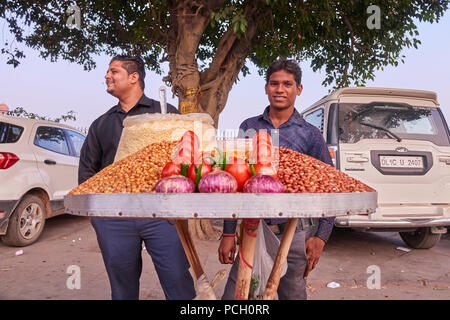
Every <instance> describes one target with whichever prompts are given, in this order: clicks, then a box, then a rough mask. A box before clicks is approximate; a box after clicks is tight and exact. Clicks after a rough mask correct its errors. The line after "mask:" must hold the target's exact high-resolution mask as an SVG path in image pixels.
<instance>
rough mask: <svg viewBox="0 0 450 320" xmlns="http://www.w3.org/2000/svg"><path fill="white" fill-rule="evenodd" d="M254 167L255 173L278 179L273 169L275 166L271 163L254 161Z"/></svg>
mask: <svg viewBox="0 0 450 320" xmlns="http://www.w3.org/2000/svg"><path fill="white" fill-rule="evenodd" d="M254 168H255V174H258V173H260V174H265V175H268V176H272V177H274V178H277V179H278V175H277V172H276V171H275V168H274V167H273V165H272V163H256V164H255V165H254Z"/></svg>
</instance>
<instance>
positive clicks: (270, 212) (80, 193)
mask: <svg viewBox="0 0 450 320" xmlns="http://www.w3.org/2000/svg"><path fill="white" fill-rule="evenodd" d="M261 137H262V135H260V136H259V141H257V144H256V145H255V144H254V146H257V147H255V148H254V150H250V151H249V150H244V152H240V151H242V150H240V151H239V150H238V151H239V152H231V151H233V150H226V149H227V148H226V147H225V144H223V145H222V146H221V147H220V146H219V148H216V150H217V152H216V153H215V154H214V153H212V154H211V155H210V157H205V156H204V155H203V156H202V158H201V159H200V163H197V162H198V161H194V160H195V158H196V157H197V156H196V152H197V151H196V150H194V149H195V145H196V142H195V141H194V139H196V135H195V134H194V133H193V132H192V131H189V132H186V134H184V135H183V137H182V139H181V140H177V141H160V142H155V143H151V144H149V145H147V146H145V147H144V148H142V149H139V151H137V152H134V153H132V154H130V155H127V156H124V157H123V158H122V159H119V160H117V161H116V162H114V163H113V164H111V165H110V166H108V167H106V168H104V169H103V170H102V171H100V172H98V173H97V174H96V175H95V176H93V177H91V178H90V179H88V180H87V181H85V182H84V183H82V184H81V185H79V186H78V187H77V188H75V189H74V190H72V191H71V192H70V193H69V194H68V195H67V196H66V197H65V199H64V205H65V208H66V212H68V213H70V214H73V215H82V216H91V217H115V218H146V219H192V218H201V219H240V218H300V217H331V216H343V215H353V214H361V213H363V214H371V213H374V212H375V210H376V208H377V192H376V191H375V190H374V189H372V188H371V187H369V186H367V185H365V184H364V183H362V182H361V181H358V180H356V179H354V178H352V177H350V176H348V175H347V174H345V173H343V172H341V171H339V170H336V169H335V168H333V167H332V166H329V165H327V164H325V163H323V162H321V161H319V160H317V159H314V158H312V157H309V156H307V155H304V154H302V153H299V152H296V151H293V150H290V149H286V148H282V147H279V148H278V147H277V148H272V146H271V142H270V141H269V142H267V141H266V142H264V138H261ZM186 140H187V141H186ZM247 142H248V141H247ZM251 142H252V140H250V143H251ZM253 143H255V138H254V139H253ZM247 145H248V144H247ZM264 146H265V148H264ZM174 150H175V152H174ZM227 151H228V152H227ZM234 151H236V150H234ZM225 152H227V153H228V156H226V155H225ZM275 153H276V157H274V154H275ZM249 154H253V156H252V158H253V159H252V160H254V161H248V159H247V158H248V157H249ZM264 157H269V158H270V159H272V160H274V159H276V161H275V160H274V161H273V162H274V163H271V161H265V159H264ZM243 158H245V160H243ZM270 159H269V160H270ZM246 160H247V161H246ZM266 160H267V159H266ZM185 162H191V163H192V164H191V165H188V166H184V165H181V164H180V163H185ZM194 162H195V163H197V164H195V163H194ZM253 162H254V164H250V163H253ZM200 164H201V165H202V166H201V167H200ZM183 167H184V169H183ZM267 177H269V178H271V179H272V180H270V179H269V178H267Z"/></svg>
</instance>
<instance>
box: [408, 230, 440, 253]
mask: <svg viewBox="0 0 450 320" xmlns="http://www.w3.org/2000/svg"><path fill="white" fill-rule="evenodd" d="M399 233H400V237H401V238H402V240H403V241H405V243H406V244H407V245H408V246H410V247H411V248H415V249H429V248H432V247H434V246H435V245H436V244H437V243H438V242H439V240H440V239H441V234H433V233H431V229H430V228H419V229H417V230H415V231H412V232H399Z"/></svg>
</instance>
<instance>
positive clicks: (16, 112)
mask: <svg viewBox="0 0 450 320" xmlns="http://www.w3.org/2000/svg"><path fill="white" fill-rule="evenodd" d="M8 115H11V116H16V117H24V118H29V119H39V120H48V121H54V122H61V121H63V122H67V121H69V120H72V121H76V120H77V118H76V116H75V111H72V110H70V111H68V112H67V113H66V114H63V115H61V116H59V117H58V118H51V117H46V116H40V115H38V114H37V113H33V112H27V111H26V110H25V109H24V108H22V107H17V108H14V109H13V110H11V111H9V112H8Z"/></svg>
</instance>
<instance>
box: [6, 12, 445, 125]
mask: <svg viewBox="0 0 450 320" xmlns="http://www.w3.org/2000/svg"><path fill="white" fill-rule="evenodd" d="M418 31H419V39H420V40H421V42H422V44H421V45H420V46H419V48H418V50H416V49H414V48H412V49H408V50H404V51H403V54H404V55H405V56H406V58H405V63H404V64H402V63H401V62H399V65H398V66H397V67H387V68H385V69H384V71H381V70H379V71H376V72H375V80H374V81H369V82H367V83H366V86H374V87H388V88H408V89H421V90H431V91H434V92H436V93H437V95H438V101H439V103H440V105H441V108H442V111H443V113H444V116H445V118H446V121H447V123H448V124H449V125H450V10H449V11H447V12H446V14H445V15H444V17H443V18H442V19H441V20H440V22H439V23H434V24H430V23H419V24H418ZM5 39H10V40H11V39H12V38H11V35H9V33H8V30H7V27H6V26H5V22H4V21H0V41H4V40H5ZM21 49H23V50H24V52H25V55H26V58H25V59H22V60H21V64H20V65H19V66H18V67H17V68H13V67H12V66H11V65H7V64H6V56H4V55H1V54H0V75H1V76H0V103H2V102H3V103H6V104H7V105H8V106H9V107H10V109H13V108H15V107H23V108H24V109H25V110H26V111H28V112H34V113H37V114H39V115H44V116H48V117H52V118H56V117H59V116H60V115H61V114H66V113H67V112H68V111H70V110H73V111H75V113H76V114H75V116H76V117H77V121H76V122H75V123H74V122H68V124H70V125H74V126H76V127H88V126H89V125H90V124H91V123H92V121H94V120H95V119H96V118H97V117H99V116H100V115H102V114H103V113H104V112H105V111H107V110H108V109H110V108H111V107H112V106H114V105H115V104H117V99H116V98H114V97H112V96H111V95H109V94H108V93H107V92H106V86H105V79H104V75H105V73H106V70H107V68H108V64H109V62H110V59H111V58H110V57H107V56H99V57H98V58H97V59H96V62H97V68H96V69H94V70H92V71H89V72H88V71H84V70H83V67H82V66H81V65H77V64H74V63H69V62H67V61H63V60H60V61H58V62H54V63H51V62H48V61H45V60H43V58H41V57H39V54H38V52H37V51H34V50H31V49H28V48H26V47H24V46H22V47H21ZM300 66H301V68H302V70H303V77H302V84H303V92H302V94H301V96H300V97H297V100H296V104H295V106H296V108H297V110H299V111H301V110H303V109H305V108H306V107H308V106H310V105H311V104H313V103H314V102H316V101H317V100H319V99H320V98H322V97H323V96H325V95H327V94H328V93H329V90H330V89H331V87H323V86H322V84H321V83H322V81H323V79H324V78H325V73H324V72H316V73H314V72H312V70H311V68H310V65H309V62H308V61H300ZM163 67H164V68H165V70H167V69H168V66H167V65H163ZM250 71H251V75H248V76H247V77H242V75H241V76H240V81H238V82H237V84H235V85H234V86H233V88H232V90H231V92H230V94H229V96H228V101H227V105H226V107H225V109H224V111H223V112H222V113H221V116H220V119H219V129H221V130H223V129H235V128H238V127H239V125H240V123H241V122H242V121H243V120H245V119H247V118H249V117H252V116H255V115H258V114H261V113H262V112H263V110H264V108H265V106H267V105H268V100H267V96H266V95H265V93H264V84H265V81H264V79H263V77H262V76H259V75H258V72H257V70H256V68H255V66H253V65H251V66H250ZM163 76H164V75H157V74H155V73H153V72H150V71H147V76H146V79H145V84H146V89H145V94H146V95H147V96H148V97H150V98H153V99H156V100H158V99H159V88H160V87H161V86H163V85H164V83H163V82H162V77H163ZM167 93H168V94H167V98H168V102H169V103H171V104H173V105H175V106H178V101H177V99H176V98H173V97H172V94H171V93H170V88H167Z"/></svg>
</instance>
